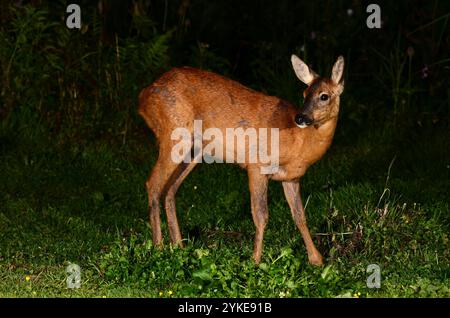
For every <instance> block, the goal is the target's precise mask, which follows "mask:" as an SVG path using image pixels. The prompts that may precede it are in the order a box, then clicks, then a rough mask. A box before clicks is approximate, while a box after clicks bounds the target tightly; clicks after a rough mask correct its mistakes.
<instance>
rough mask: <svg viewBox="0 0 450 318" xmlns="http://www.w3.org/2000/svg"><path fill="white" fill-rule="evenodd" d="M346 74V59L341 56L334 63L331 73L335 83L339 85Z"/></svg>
mask: <svg viewBox="0 0 450 318" xmlns="http://www.w3.org/2000/svg"><path fill="white" fill-rule="evenodd" d="M343 74H344V57H343V56H342V55H341V56H339V57H338V59H337V60H336V63H334V66H333V70H332V71H331V79H332V81H333V82H334V83H336V84H339V83H340V82H341V80H342V75H343Z"/></svg>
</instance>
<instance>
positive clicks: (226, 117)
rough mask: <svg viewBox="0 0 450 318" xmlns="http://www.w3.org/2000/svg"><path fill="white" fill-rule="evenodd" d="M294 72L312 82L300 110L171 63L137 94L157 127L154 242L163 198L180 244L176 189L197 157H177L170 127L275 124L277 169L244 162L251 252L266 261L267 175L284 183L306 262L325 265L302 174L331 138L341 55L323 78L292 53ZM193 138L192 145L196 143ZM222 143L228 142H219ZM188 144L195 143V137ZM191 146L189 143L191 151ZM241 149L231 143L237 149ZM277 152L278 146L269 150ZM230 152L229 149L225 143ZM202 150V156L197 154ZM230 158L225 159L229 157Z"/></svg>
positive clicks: (151, 195)
mask: <svg viewBox="0 0 450 318" xmlns="http://www.w3.org/2000/svg"><path fill="white" fill-rule="evenodd" d="M291 61H292V66H293V68H294V71H295V74H296V75H297V77H298V78H299V79H300V81H302V82H303V83H305V84H306V85H307V86H308V87H307V88H306V90H305V91H304V92H303V96H304V107H303V109H302V110H301V111H299V110H298V109H297V107H295V106H294V105H292V104H291V103H289V102H287V101H284V100H282V99H280V98H278V97H274V96H267V95H265V94H262V93H259V92H256V91H254V90H251V89H249V88H247V87H245V86H243V85H241V84H239V83H237V82H235V81H232V80H230V79H227V78H225V77H222V76H220V75H217V74H214V73H211V72H207V71H203V70H199V69H194V68H190V67H181V68H174V69H172V70H170V71H168V72H167V73H165V74H163V75H162V76H161V77H160V78H159V79H158V80H156V81H155V82H154V83H153V84H152V85H150V86H148V87H147V88H145V89H143V90H142V92H141V93H140V95H139V114H140V115H141V116H142V117H143V118H144V120H145V122H146V123H147V125H148V126H149V127H150V128H151V130H152V131H153V132H154V133H155V135H156V137H157V139H158V142H159V156H158V160H157V162H156V164H155V166H154V168H153V170H152V172H151V174H150V177H149V178H148V180H147V182H146V189H147V192H148V203H149V213H150V223H151V227H152V237H153V243H154V244H155V245H157V246H159V245H161V244H162V234H161V224H160V206H159V204H160V199H164V203H165V204H164V205H165V210H166V214H167V221H168V226H169V231H170V240H171V242H172V244H177V245H179V246H182V245H183V244H182V237H181V233H180V229H179V226H178V221H177V216H176V211H175V193H176V192H177V190H178V188H179V186H180V184H181V183H182V182H183V180H184V179H185V178H186V176H187V175H188V174H189V173H190V172H191V171H192V169H193V168H194V166H195V165H196V163H197V162H198V160H196V159H198V156H199V154H197V155H195V154H194V155H192V154H191V152H189V156H190V157H191V158H192V156H196V157H195V158H193V159H194V160H188V162H182V163H179V162H174V160H172V158H171V149H172V147H173V146H174V144H175V142H174V140H172V138H171V134H172V132H173V131H174V130H175V129H176V128H179V127H183V128H185V129H187V130H188V131H190V132H191V134H192V133H193V131H194V124H193V123H194V120H202V124H203V127H204V128H209V127H216V129H219V130H220V131H222V132H225V130H226V129H227V128H238V127H250V128H255V129H258V128H268V129H271V128H277V129H278V131H279V144H278V145H277V147H278V150H277V151H278V156H279V160H278V164H277V167H276V168H277V169H275V170H274V171H273V172H269V173H262V170H261V168H262V167H264V166H267V164H266V163H262V162H259V161H257V162H247V161H246V162H241V163H239V165H240V166H241V167H243V168H245V169H246V170H247V173H248V180H249V188H250V195H251V212H252V217H253V221H254V223H255V226H256V236H255V241H254V250H253V258H254V260H255V262H256V263H259V262H260V260H261V253H262V245H263V235H264V229H265V227H266V224H267V221H268V217H269V214H268V207H267V187H268V180H269V178H271V179H273V180H278V181H282V184H283V189H284V194H285V196H286V199H287V202H288V204H289V207H290V210H291V214H292V217H293V219H294V221H295V224H296V226H297V227H298V229H299V230H300V233H301V235H302V237H303V240H304V243H305V245H306V249H307V253H308V259H309V262H310V263H311V264H313V265H322V264H323V259H322V255H321V254H320V253H319V251H318V250H317V249H316V247H315V246H314V243H313V241H312V239H311V235H310V233H309V230H308V227H307V223H306V216H305V211H304V208H303V204H302V200H301V197H300V184H299V179H300V177H302V176H303V175H304V174H305V172H306V170H307V169H308V167H309V166H310V165H311V164H313V163H314V162H316V161H317V160H319V159H320V158H321V157H322V156H323V155H324V153H325V152H326V150H327V149H328V147H329V146H330V144H331V141H332V139H333V135H334V131H335V128H336V123H337V119H338V112H339V96H340V95H341V93H342V92H343V90H344V81H343V70H344V58H343V57H342V56H340V57H339V58H338V59H337V61H336V63H335V64H334V66H333V69H332V73H331V78H320V77H319V76H318V75H317V74H316V73H315V72H314V71H312V70H311V69H310V68H309V67H308V66H307V65H306V64H305V63H304V62H303V61H302V60H300V59H299V58H298V57H297V56H295V55H292V57H291ZM194 144H195V143H194ZM221 146H222V147H225V146H226V145H225V144H223V143H222V144H221ZM189 147H192V143H190V145H189ZM193 148H194V147H192V148H191V149H192V150H194V149H193ZM239 150H241V151H242V149H233V150H232V152H233V151H234V152H237V151H239ZM271 151H275V149H271ZM225 152H227V149H225ZM200 155H201V154H200ZM227 162H228V160H227Z"/></svg>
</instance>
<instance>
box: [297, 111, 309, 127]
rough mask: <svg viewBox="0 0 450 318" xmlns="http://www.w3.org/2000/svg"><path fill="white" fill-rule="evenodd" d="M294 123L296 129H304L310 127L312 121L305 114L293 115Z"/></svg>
mask: <svg viewBox="0 0 450 318" xmlns="http://www.w3.org/2000/svg"><path fill="white" fill-rule="evenodd" d="M295 123H296V124H297V126H298V127H300V128H305V127H308V126H309V125H311V124H312V123H313V120H312V119H311V118H309V117H308V116H307V115H305V114H297V115H295Z"/></svg>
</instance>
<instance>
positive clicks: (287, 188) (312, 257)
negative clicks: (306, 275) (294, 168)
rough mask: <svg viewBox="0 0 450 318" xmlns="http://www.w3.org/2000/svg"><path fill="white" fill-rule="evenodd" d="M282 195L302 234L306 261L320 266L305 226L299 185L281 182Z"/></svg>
mask: <svg viewBox="0 0 450 318" xmlns="http://www.w3.org/2000/svg"><path fill="white" fill-rule="evenodd" d="M283 189H284V195H285V196H286V200H287V201H288V204H289V207H290V208H291V213H292V217H293V219H294V222H295V224H296V225H297V227H298V229H299V230H300V233H301V234H302V237H303V241H304V242H305V246H306V251H307V252H308V260H309V263H310V264H312V265H322V264H323V258H322V255H321V254H320V252H319V251H318V250H317V248H316V247H315V245H314V243H313V241H312V239H311V235H310V234H309V229H308V225H307V224H306V215H305V209H304V208H303V203H302V198H301V196H300V184H299V182H298V181H295V182H283Z"/></svg>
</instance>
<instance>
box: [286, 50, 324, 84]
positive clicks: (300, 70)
mask: <svg viewBox="0 0 450 318" xmlns="http://www.w3.org/2000/svg"><path fill="white" fill-rule="evenodd" d="M291 62H292V67H293V68H294V72H295V75H297V77H298V79H299V80H301V81H302V82H303V83H305V84H306V85H308V86H309V85H310V84H311V82H312V81H313V80H315V79H316V78H318V77H319V76H318V75H317V74H316V73H315V72H314V71H313V70H311V69H310V68H309V67H308V65H306V64H305V62H303V61H302V60H301V59H300V58H299V57H298V56H297V55H294V54H292V56H291Z"/></svg>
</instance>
